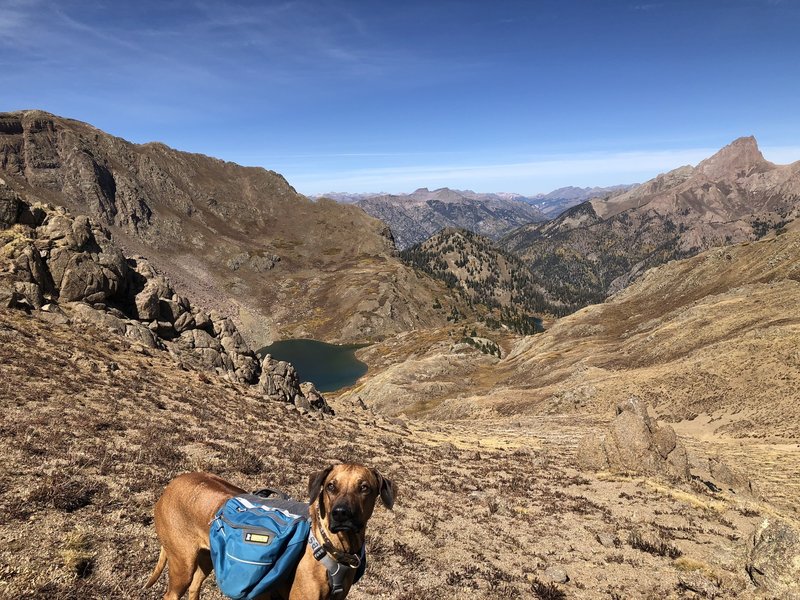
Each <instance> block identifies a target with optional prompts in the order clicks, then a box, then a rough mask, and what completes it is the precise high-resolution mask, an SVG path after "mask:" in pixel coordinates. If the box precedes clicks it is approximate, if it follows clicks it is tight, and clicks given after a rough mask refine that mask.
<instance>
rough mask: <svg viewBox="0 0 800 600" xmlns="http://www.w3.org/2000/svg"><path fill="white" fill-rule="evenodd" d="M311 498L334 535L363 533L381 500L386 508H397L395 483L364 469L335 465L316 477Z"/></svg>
mask: <svg viewBox="0 0 800 600" xmlns="http://www.w3.org/2000/svg"><path fill="white" fill-rule="evenodd" d="M308 494H309V496H310V497H311V502H312V503H313V502H315V501H316V502H317V504H318V506H319V514H320V516H321V517H322V519H323V520H324V521H326V523H325V524H326V526H327V528H328V529H329V530H330V531H331V532H332V533H339V532H354V533H359V532H362V531H363V530H364V527H365V526H366V524H367V521H368V520H369V518H370V517H371V516H372V511H373V510H374V509H375V501H376V500H377V499H378V498H380V499H381V502H383V504H384V506H386V508H389V509H391V508H392V506H393V505H394V486H393V484H392V482H391V481H389V480H388V479H386V478H385V477H384V476H383V475H381V474H380V473H379V472H378V471H377V470H376V469H368V468H367V467H363V466H361V465H334V466H330V467H328V468H326V469H322V470H321V471H318V472H317V473H313V474H312V475H311V477H309V479H308Z"/></svg>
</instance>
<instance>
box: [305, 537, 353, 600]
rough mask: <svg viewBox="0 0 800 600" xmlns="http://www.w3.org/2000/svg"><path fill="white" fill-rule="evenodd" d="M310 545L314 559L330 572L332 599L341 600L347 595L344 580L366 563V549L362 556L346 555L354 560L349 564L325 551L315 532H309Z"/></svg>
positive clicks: (329, 581)
mask: <svg viewBox="0 0 800 600" xmlns="http://www.w3.org/2000/svg"><path fill="white" fill-rule="evenodd" d="M308 543H309V544H311V551H312V552H313V553H314V558H315V559H317V560H318V561H319V562H321V563H322V565H323V566H324V567H325V570H326V571H328V585H330V587H331V598H332V599H333V600H341V599H342V598H344V595H345V588H344V579H345V577H347V575H348V574H349V573H350V571H356V570H358V568H359V567H360V566H361V563H362V562H363V561H364V554H365V551H366V548H362V549H361V554H360V555H356V554H346V555H345V556H346V557H347V558H348V559H350V557H352V559H353V560H348V562H340V561H339V560H337V559H336V558H334V557H333V556H331V554H330V553H329V552H328V551H327V550H326V549H325V546H323V545H322V544H320V543H319V540H318V539H317V538H316V537H315V536H314V532H313V531H309V532H308Z"/></svg>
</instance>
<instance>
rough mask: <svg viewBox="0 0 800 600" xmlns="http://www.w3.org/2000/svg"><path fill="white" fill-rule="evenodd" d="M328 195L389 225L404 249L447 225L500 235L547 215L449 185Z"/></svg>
mask: <svg viewBox="0 0 800 600" xmlns="http://www.w3.org/2000/svg"><path fill="white" fill-rule="evenodd" d="M325 196H326V197H328V198H333V199H334V200H337V201H338V202H342V203H347V204H355V205H356V206H359V207H360V208H362V209H363V210H364V212H366V213H367V214H369V215H371V216H373V217H376V218H378V219H380V220H381V221H383V222H384V223H386V224H387V225H389V228H390V229H391V231H392V235H393V236H394V241H395V244H397V247H398V248H399V249H401V250H403V249H405V248H408V247H409V246H412V245H414V244H418V243H419V242H422V241H424V240H426V239H428V238H429V237H430V236H432V235H433V234H435V233H436V232H438V231H441V230H442V229H445V228H447V227H455V228H461V229H468V230H470V231H474V232H476V233H480V234H482V235H485V236H488V237H491V238H495V239H496V238H499V237H501V236H502V235H503V234H505V233H508V232H509V231H511V230H512V229H515V228H517V227H520V226H521V225H526V224H528V223H532V222H538V221H544V220H545V219H546V218H547V217H546V216H545V215H544V213H542V212H541V211H540V210H539V209H538V208H536V207H534V206H533V205H531V204H530V203H528V202H523V201H522V200H518V199H516V198H507V197H503V196H501V195H498V194H478V193H476V192H472V191H469V190H466V191H461V190H451V189H449V188H440V189H438V190H429V189H428V188H420V189H418V190H416V191H414V192H412V193H411V194H398V195H392V194H379V195H370V194H326V195H325Z"/></svg>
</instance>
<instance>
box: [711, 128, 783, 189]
mask: <svg viewBox="0 0 800 600" xmlns="http://www.w3.org/2000/svg"><path fill="white" fill-rule="evenodd" d="M765 164H767V161H766V160H765V159H764V155H763V154H761V150H759V149H758V142H756V138H754V137H753V136H752V135H751V136H749V137H740V138H738V139H736V140H734V141H733V142H731V143H730V144H728V145H727V146H725V147H724V148H722V150H720V151H719V152H717V153H716V154H714V155H713V156H711V157H709V158H707V159H705V160H704V161H702V162H701V163H700V164H699V165H697V171H700V172H702V173H704V174H705V175H706V176H708V177H709V178H711V179H715V180H718V179H725V178H728V177H738V176H742V175H748V174H750V173H752V172H753V171H754V170H755V169H756V168H758V167H760V166H763V165H765Z"/></svg>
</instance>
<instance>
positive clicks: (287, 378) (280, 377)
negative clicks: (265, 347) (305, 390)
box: [258, 354, 303, 402]
mask: <svg viewBox="0 0 800 600" xmlns="http://www.w3.org/2000/svg"><path fill="white" fill-rule="evenodd" d="M258 384H259V386H261V389H262V390H263V391H264V393H265V394H266V395H267V396H268V397H269V398H272V399H274V400H282V401H283V402H293V401H294V398H295V396H297V395H301V396H302V395H303V394H302V392H301V390H300V378H299V377H298V376H297V371H296V370H295V368H294V366H293V365H292V364H291V363H288V362H286V361H283V360H275V359H274V358H272V356H270V355H269V354H267V355H266V356H265V357H264V360H262V361H261V377H260V378H259V380H258Z"/></svg>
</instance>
